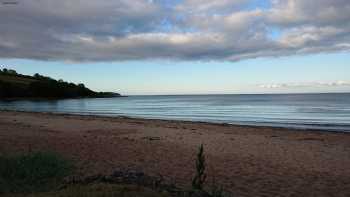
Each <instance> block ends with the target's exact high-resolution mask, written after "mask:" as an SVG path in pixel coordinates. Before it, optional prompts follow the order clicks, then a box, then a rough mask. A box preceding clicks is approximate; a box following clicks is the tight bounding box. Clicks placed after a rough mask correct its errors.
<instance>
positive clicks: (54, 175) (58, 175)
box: [0, 152, 72, 193]
mask: <svg viewBox="0 0 350 197" xmlns="http://www.w3.org/2000/svg"><path fill="white" fill-rule="evenodd" d="M71 171H72V165H71V164H70V162H69V161H67V160H65V159H63V158H62V157H60V156H59V155H57V154H54V153H49V152H38V153H30V154H26V155H15V156H1V157H0V193H31V192H43V191H49V190H52V189H55V188H57V187H58V186H59V185H60V184H61V183H62V181H63V178H64V177H66V176H67V175H69V174H70V172H71Z"/></svg>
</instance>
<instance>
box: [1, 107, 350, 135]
mask: <svg viewBox="0 0 350 197" xmlns="http://www.w3.org/2000/svg"><path fill="white" fill-rule="evenodd" d="M1 112H19V113H33V114H48V115H62V116H77V117H79V116H83V117H93V118H110V119H131V120H144V121H163V122H165V123H166V122H179V123H193V124H197V123H198V124H209V125H214V126H215V125H216V126H232V127H247V128H253V129H259V128H260V129H279V130H285V131H287V132H290V131H291V130H293V131H295V132H313V133H315V132H316V133H324V132H326V133H343V134H349V135H350V130H349V131H347V130H340V129H339V130H338V129H334V130H333V129H318V128H298V127H293V126H290V127H288V126H285V127H284V126H269V125H251V124H244V123H242V124H239V123H224V122H223V123H220V122H209V121H194V120H176V119H158V118H146V117H132V116H124V115H116V116H108V115H96V114H79V113H67V112H39V111H25V110H6V109H0V113H1ZM257 124H259V123H257ZM309 125H313V124H309ZM315 126H317V124H315Z"/></svg>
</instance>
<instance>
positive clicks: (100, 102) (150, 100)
mask: <svg viewBox="0 0 350 197" xmlns="http://www.w3.org/2000/svg"><path fill="white" fill-rule="evenodd" d="M0 109H7V110H21V111H38V112H55V113H72V114H85V115H86V114H93V115H102V116H121V115H122V116H130V117H141V118H151V119H171V120H191V121H206V122H216V123H231V124H241V125H261V126H278V127H293V128H303V129H325V130H333V131H347V132H350V94H283V95H282V94H281V95H276V94H275V95H272V94H271V95H182V96H129V97H121V98H98V99H68V100H58V101H11V102H0Z"/></svg>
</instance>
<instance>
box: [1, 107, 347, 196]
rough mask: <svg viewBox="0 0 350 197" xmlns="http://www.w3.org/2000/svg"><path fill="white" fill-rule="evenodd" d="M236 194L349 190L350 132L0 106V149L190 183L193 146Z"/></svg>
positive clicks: (95, 170)
mask: <svg viewBox="0 0 350 197" xmlns="http://www.w3.org/2000/svg"><path fill="white" fill-rule="evenodd" d="M200 144H203V145H204V152H205V155H206V162H207V174H208V184H209V185H210V183H211V181H212V178H215V179H216V182H217V183H219V184H220V185H222V186H223V187H224V189H225V190H228V191H229V192H232V193H233V195H235V196H243V197H250V196H334V194H337V196H344V197H345V196H350V182H349V180H350V169H349V166H350V134H349V133H337V132H323V131H312V132H310V131H303V130H295V129H286V128H274V127H251V126H235V125H229V124H213V123H198V122H189V121H169V120H146V119H138V118H126V117H115V118H110V117H101V116H86V115H71V114H53V113H46V112H40V113H37V112H15V111H0V155H2V154H10V153H21V152H32V151H54V152H57V153H60V154H62V155H63V156H65V157H67V158H70V159H72V160H73V161H76V163H77V166H76V168H77V173H76V174H75V175H74V176H76V177H82V178H84V177H89V176H94V175H105V176H108V175H111V174H112V173H113V172H114V171H116V170H125V169H126V170H135V171H140V172H144V173H145V174H147V175H150V176H162V177H164V178H165V180H166V181H169V182H172V183H175V184H176V185H179V186H184V187H186V186H189V185H190V182H191V178H192V177H193V173H194V161H195V156H196V153H197V151H198V146H199V145H200Z"/></svg>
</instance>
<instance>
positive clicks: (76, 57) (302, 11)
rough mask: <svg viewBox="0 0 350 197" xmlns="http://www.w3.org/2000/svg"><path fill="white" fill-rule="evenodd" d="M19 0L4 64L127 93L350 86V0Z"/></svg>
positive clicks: (1, 12) (5, 40)
mask: <svg viewBox="0 0 350 197" xmlns="http://www.w3.org/2000/svg"><path fill="white" fill-rule="evenodd" d="M16 1H17V2H18V3H17V4H2V3H1V4H0V68H5V67H6V68H12V69H16V70H17V71H18V72H20V73H23V74H30V75H32V74H34V73H40V74H44V75H48V76H51V77H53V78H56V79H64V80H65V81H72V82H75V83H84V84H85V85H86V86H87V87H89V88H91V89H93V90H96V91H115V92H119V93H122V94H125V95H138V94H142V95H143V94H230V93H235V94H236V93H244V94H245V93H308V92H310V93H313V92H350V67H349V65H348V64H349V62H350V51H349V49H350V1H348V0H317V3H315V1H305V0H266V1H261V0H260V1H259V0H133V1H130V0H115V1H110V0H76V1H70V0H61V1H56V0H16ZM0 2H4V0H0Z"/></svg>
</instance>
